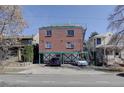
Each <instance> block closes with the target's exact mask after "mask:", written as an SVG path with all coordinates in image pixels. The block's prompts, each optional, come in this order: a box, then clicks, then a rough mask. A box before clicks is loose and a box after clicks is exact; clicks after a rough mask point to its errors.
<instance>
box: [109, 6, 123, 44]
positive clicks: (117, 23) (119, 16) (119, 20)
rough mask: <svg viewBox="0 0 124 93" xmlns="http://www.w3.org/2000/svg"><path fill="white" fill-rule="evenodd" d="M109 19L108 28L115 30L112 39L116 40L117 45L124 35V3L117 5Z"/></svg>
mask: <svg viewBox="0 0 124 93" xmlns="http://www.w3.org/2000/svg"><path fill="white" fill-rule="evenodd" d="M108 20H109V22H110V24H109V26H108V29H111V30H114V31H115V35H114V36H113V38H112V41H114V42H115V41H116V43H115V44H116V45H117V44H118V42H119V40H121V38H122V37H123V35H124V5H118V6H116V7H115V9H114V12H113V14H111V15H110V16H109V18H108Z"/></svg>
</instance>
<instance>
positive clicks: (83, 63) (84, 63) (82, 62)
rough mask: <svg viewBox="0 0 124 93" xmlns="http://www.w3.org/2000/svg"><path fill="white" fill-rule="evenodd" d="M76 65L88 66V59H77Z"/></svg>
mask: <svg viewBox="0 0 124 93" xmlns="http://www.w3.org/2000/svg"><path fill="white" fill-rule="evenodd" d="M76 65H77V66H88V62H87V61H86V60H77V61H76Z"/></svg>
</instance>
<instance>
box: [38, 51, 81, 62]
mask: <svg viewBox="0 0 124 93" xmlns="http://www.w3.org/2000/svg"><path fill="white" fill-rule="evenodd" d="M39 57H40V58H39V59H40V60H39V63H47V62H49V61H50V60H51V58H53V57H59V59H60V61H61V63H62V64H71V63H73V62H75V61H76V60H78V59H79V58H80V57H81V56H80V52H46V53H40V54H39Z"/></svg>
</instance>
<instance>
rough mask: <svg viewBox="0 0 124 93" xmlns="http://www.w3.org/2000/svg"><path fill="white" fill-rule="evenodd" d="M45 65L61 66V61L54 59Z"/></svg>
mask: <svg viewBox="0 0 124 93" xmlns="http://www.w3.org/2000/svg"><path fill="white" fill-rule="evenodd" d="M47 65H49V66H61V61H60V60H59V58H57V57H54V58H52V59H51V60H49V62H48V63H47Z"/></svg>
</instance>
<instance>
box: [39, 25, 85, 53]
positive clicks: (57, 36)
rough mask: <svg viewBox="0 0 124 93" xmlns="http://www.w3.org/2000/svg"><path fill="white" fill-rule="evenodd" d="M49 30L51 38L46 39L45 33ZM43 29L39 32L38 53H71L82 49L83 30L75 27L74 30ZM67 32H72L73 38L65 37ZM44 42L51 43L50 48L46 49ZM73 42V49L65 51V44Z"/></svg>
mask: <svg viewBox="0 0 124 93" xmlns="http://www.w3.org/2000/svg"><path fill="white" fill-rule="evenodd" d="M48 29H50V30H52V36H51V37H46V36H45V33H46V31H47V30H48ZM48 29H47V28H45V29H40V30H39V50H40V52H73V51H81V50H82V49H83V33H84V31H83V28H82V27H75V28H64V27H63V28H56V27H53V28H48ZM67 30H74V33H75V35H74V37H68V36H67ZM45 42H51V44H52V48H51V49H46V48H45ZM67 42H74V45H75V47H74V49H67V48H66V43H67Z"/></svg>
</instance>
